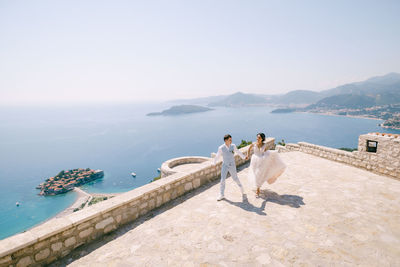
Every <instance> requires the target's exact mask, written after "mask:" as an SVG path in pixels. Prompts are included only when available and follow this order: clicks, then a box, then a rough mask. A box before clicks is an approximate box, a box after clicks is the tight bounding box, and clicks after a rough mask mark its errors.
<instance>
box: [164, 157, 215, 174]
mask: <svg viewBox="0 0 400 267" xmlns="http://www.w3.org/2000/svg"><path fill="white" fill-rule="evenodd" d="M209 160H210V158H206V157H180V158H174V159H170V160H167V161H165V162H164V163H163V164H162V165H161V178H164V177H166V176H168V175H171V174H174V173H177V172H178V171H176V170H174V169H173V168H174V167H176V166H178V165H182V164H191V163H202V162H205V161H209Z"/></svg>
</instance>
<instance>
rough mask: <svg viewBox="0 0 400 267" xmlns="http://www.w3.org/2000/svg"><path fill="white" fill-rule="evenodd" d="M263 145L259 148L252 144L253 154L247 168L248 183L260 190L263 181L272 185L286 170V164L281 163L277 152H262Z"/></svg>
mask: <svg viewBox="0 0 400 267" xmlns="http://www.w3.org/2000/svg"><path fill="white" fill-rule="evenodd" d="M266 146H267V145H266V144H264V145H263V146H262V147H261V148H259V147H258V146H257V143H254V146H253V149H254V153H253V155H252V156H251V161H250V167H249V175H248V177H249V182H250V185H251V186H252V187H253V188H254V189H256V188H260V187H261V186H262V185H263V183H264V182H265V181H267V182H268V183H269V184H272V183H274V182H275V181H276V179H278V177H279V176H281V175H282V173H283V172H284V171H285V169H286V164H285V163H284V162H283V161H282V159H281V157H280V156H279V154H278V151H274V150H267V151H265V152H264V150H265V147H266Z"/></svg>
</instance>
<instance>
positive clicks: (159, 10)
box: [0, 0, 400, 106]
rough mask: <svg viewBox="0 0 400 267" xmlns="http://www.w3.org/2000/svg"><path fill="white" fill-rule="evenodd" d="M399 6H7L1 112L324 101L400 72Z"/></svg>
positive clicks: (0, 27) (1, 21)
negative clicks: (249, 99) (239, 99)
mask: <svg viewBox="0 0 400 267" xmlns="http://www.w3.org/2000/svg"><path fill="white" fill-rule="evenodd" d="M399 13H400V2H399V1H394V0H391V1H389V0H388V1H379V2H378V1H372V0H371V1H362V0H356V1H334V2H330V3H327V2H320V1H316V0H309V1H302V2H282V1H272V0H271V1H254V2H253V1H252V2H248V1H217V2H216V1H201V2H197V1H183V0H173V1H152V2H148V1H122V0H121V1H103V2H98V1H93V0H89V1H85V2H80V1H57V2H53V1H35V2H31V1H2V2H0V36H2V42H0V73H1V74H0V105H6V106H8V105H49V104H50V105H51V104H60V103H61V104H65V105H71V104H76V105H80V104H84V103H138V102H141V103H142V102H164V101H170V100H176V99H191V98H200V97H207V96H215V95H229V94H232V93H235V92H238V91H241V92H244V93H253V94H265V95H276V94H284V93H287V92H289V91H293V90H312V91H322V90H326V89H330V88H334V87H336V86H339V85H343V84H346V83H353V82H359V81H363V80H366V79H368V78H371V77H374V76H382V75H385V74H388V73H391V72H396V73H400V50H399V49H398V47H400V27H398V25H400V16H398V14H399Z"/></svg>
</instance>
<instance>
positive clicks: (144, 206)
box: [139, 201, 148, 209]
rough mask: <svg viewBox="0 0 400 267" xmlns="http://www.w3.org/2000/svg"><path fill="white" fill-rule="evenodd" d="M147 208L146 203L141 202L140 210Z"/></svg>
mask: <svg viewBox="0 0 400 267" xmlns="http://www.w3.org/2000/svg"><path fill="white" fill-rule="evenodd" d="M147 206H148V203H147V201H146V202H143V203H142V204H140V207H139V208H140V209H144V208H146V207H147Z"/></svg>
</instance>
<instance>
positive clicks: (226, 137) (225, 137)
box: [224, 134, 232, 141]
mask: <svg viewBox="0 0 400 267" xmlns="http://www.w3.org/2000/svg"><path fill="white" fill-rule="evenodd" d="M229 138H232V136H231V135H230V134H226V135H224V141H225V140H228V139H229Z"/></svg>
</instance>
